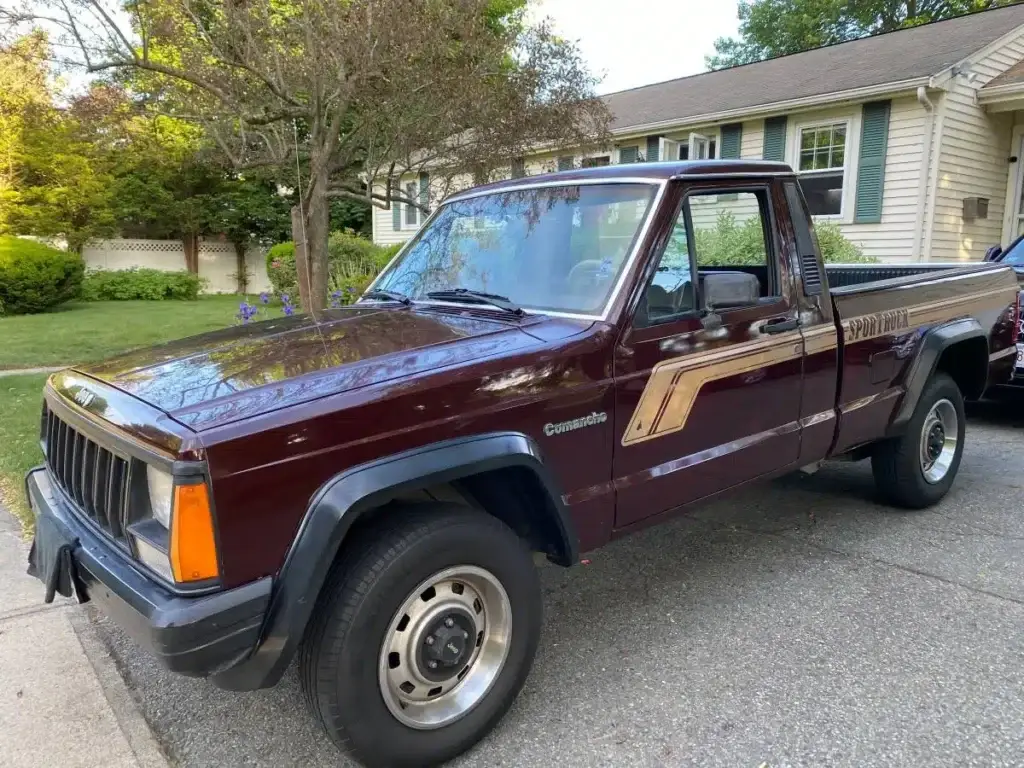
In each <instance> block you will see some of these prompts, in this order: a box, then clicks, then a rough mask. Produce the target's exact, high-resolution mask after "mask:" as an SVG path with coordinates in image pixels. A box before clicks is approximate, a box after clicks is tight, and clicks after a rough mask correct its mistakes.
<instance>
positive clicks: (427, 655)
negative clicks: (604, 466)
mask: <svg viewBox="0 0 1024 768" xmlns="http://www.w3.org/2000/svg"><path fill="white" fill-rule="evenodd" d="M388 516H389V517H390V518H391V519H390V520H388V521H387V522H385V523H384V524H382V525H381V526H379V527H377V528H375V529H373V530H370V531H366V532H364V535H363V538H362V541H361V542H360V543H359V544H358V545H357V547H356V548H355V549H351V548H350V549H348V550H346V552H345V553H343V555H342V558H341V560H340V561H339V564H338V567H337V568H336V569H335V571H334V572H333V573H332V576H331V578H330V579H329V580H328V583H327V584H326V585H325V587H324V592H323V594H322V596H321V598H320V602H319V603H318V607H317V614H316V616H315V619H314V623H313V625H312V626H311V627H310V630H309V633H308V635H307V637H306V639H305V641H304V645H303V651H302V654H301V657H300V664H301V672H302V674H301V677H302V681H303V688H304V690H305V692H306V697H307V701H308V702H309V704H310V707H311V709H312V710H313V713H314V715H315V716H316V717H317V718H318V719H319V720H320V722H321V724H322V725H323V726H324V729H325V730H326V732H327V734H328V736H330V737H331V739H332V740H333V741H334V742H335V743H336V744H337V745H338V746H339V747H341V748H342V749H344V750H346V751H348V752H349V753H350V754H351V755H352V756H353V757H355V758H356V759H357V760H359V761H360V762H361V763H363V764H364V765H368V766H427V765H437V764H439V763H442V762H444V761H446V760H449V759H451V758H453V757H455V756H456V755H458V754H460V753H461V752H463V751H465V750H466V749H468V748H469V747H471V746H472V745H473V744H475V743H476V742H477V741H479V740H480V739H481V738H483V736H485V735H486V734H487V733H488V732H489V731H490V730H491V728H493V727H494V725H495V724H496V723H497V722H498V720H499V719H500V718H501V717H502V715H504V713H505V712H506V710H507V709H508V708H509V706H510V705H511V704H512V701H513V700H514V699H515V697H516V695H517V694H518V692H519V690H520V689H521V688H522V686H523V683H524V682H525V680H526V676H527V674H528V673H529V670H530V666H531V664H532V662H533V656H534V653H535V651H536V648H537V641H538V638H539V636H540V617H541V599H540V587H539V582H538V578H537V574H536V570H535V568H534V565H533V560H532V556H531V554H530V552H529V550H528V548H527V547H526V546H525V545H524V544H523V542H522V541H521V540H520V539H519V538H518V537H517V536H516V535H515V534H514V533H513V532H512V531H511V530H510V529H509V528H508V527H507V526H505V525H504V524H503V523H501V522H500V521H498V520H496V519H494V518H492V517H490V516H488V515H486V514H483V513H480V512H475V511H473V510H468V509H465V508H461V507H457V506H448V505H424V506H423V507H407V508H401V509H396V510H394V511H393V512H390V511H389V514H388Z"/></svg>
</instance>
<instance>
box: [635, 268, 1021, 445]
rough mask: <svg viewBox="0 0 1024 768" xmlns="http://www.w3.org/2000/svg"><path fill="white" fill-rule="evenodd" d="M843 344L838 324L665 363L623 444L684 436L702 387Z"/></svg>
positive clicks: (962, 306)
mask: <svg viewBox="0 0 1024 768" xmlns="http://www.w3.org/2000/svg"><path fill="white" fill-rule="evenodd" d="M1016 295H1017V289H1016V288H998V289H995V290H989V291H984V292H980V293H972V294H968V295H966V296H960V297H957V298H953V299H944V300H941V301H932V302H926V303H922V304H914V305H911V306H909V307H903V308H899V309H897V310H887V311H884V312H876V313H874V314H869V315H859V316H857V317H851V318H847V319H844V320H843V321H842V325H843V335H844V337H845V338H846V339H847V340H848V343H856V342H861V341H867V340H869V339H874V338H878V337H880V336H886V335H889V334H892V333H894V332H898V331H901V330H907V329H909V328H916V327H920V326H922V325H926V324H929V323H935V322H941V321H943V320H951V319H953V318H955V317H958V316H961V315H965V314H970V313H971V311H972V310H976V309H988V308H991V306H992V302H991V299H992V298H994V297H997V296H1003V297H1005V298H1006V301H1007V304H1009V303H1011V302H1012V301H1013V300H1014V299H1015V298H1016ZM838 346H839V333H838V331H837V330H836V327H835V326H834V325H831V324H828V325H820V326H817V327H814V328H811V329H810V330H808V331H806V332H804V333H803V334H802V335H801V333H800V332H798V331H797V332H793V333H787V334H784V335H780V336H776V337H771V338H761V339H758V340H756V341H751V342H745V343H742V344H736V345H733V346H730V347H726V348H725V349H720V350H717V351H714V352H709V353H707V354H704V355H686V356H685V357H676V358H672V359H670V360H663V361H662V362H660V363H658V364H657V365H656V366H655V367H654V369H653V370H652V371H651V375H650V377H649V378H648V379H647V384H646V385H645V386H644V391H643V393H641V395H640V401H639V402H638V403H637V406H636V409H635V410H634V411H633V416H632V417H631V418H630V420H629V425H628V426H627V427H626V432H625V434H623V436H622V445H624V446H629V445H636V444H638V443H642V442H646V441H647V440H653V439H654V438H657V437H664V436H665V435H671V434H673V433H675V432H679V431H681V430H682V429H683V427H685V426H686V421H687V419H688V418H689V416H690V411H691V410H692V409H693V404H694V402H695V401H696V400H697V395H698V394H699V393H700V390H701V388H702V387H703V386H704V385H705V384H708V383H709V382H712V381H718V380H720V379H725V378H729V377H730V376H739V375H741V374H744V373H749V372H751V371H755V370H757V369H759V368H766V367H768V366H770V365H777V364H778V363H784V362H786V361H789V360H795V359H797V358H799V357H801V355H802V354H803V353H804V350H805V349H806V354H808V355H813V354H818V353H821V352H828V351H829V350H831V349H836V348H837V347H838Z"/></svg>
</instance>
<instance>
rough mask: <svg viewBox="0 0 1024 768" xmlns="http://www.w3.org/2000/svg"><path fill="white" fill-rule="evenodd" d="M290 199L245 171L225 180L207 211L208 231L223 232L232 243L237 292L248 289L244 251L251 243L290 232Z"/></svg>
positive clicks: (281, 237)
mask: <svg viewBox="0 0 1024 768" xmlns="http://www.w3.org/2000/svg"><path fill="white" fill-rule="evenodd" d="M290 207H291V200H290V198H285V197H283V196H281V195H279V194H278V192H277V188H276V187H275V185H274V184H273V183H272V182H270V181H269V180H267V179H266V178H264V177H261V176H260V175H256V174H247V175H245V176H241V177H234V178H228V179H225V181H224V182H223V183H222V184H221V188H220V190H219V194H218V195H217V197H216V198H215V199H214V206H213V208H212V209H211V210H210V211H209V212H208V225H209V228H210V231H211V232H217V233H220V234H223V235H225V236H226V237H227V238H228V240H230V241H231V243H232V244H233V245H234V246H235V260H236V265H237V272H236V275H237V280H238V290H239V293H246V292H247V290H248V282H249V276H248V271H247V268H246V265H245V252H246V251H247V250H248V249H249V248H250V247H252V246H254V245H272V244H273V243H276V242H280V241H282V240H286V239H287V238H288V237H289V235H290V232H291V215H290V214H289V209H290Z"/></svg>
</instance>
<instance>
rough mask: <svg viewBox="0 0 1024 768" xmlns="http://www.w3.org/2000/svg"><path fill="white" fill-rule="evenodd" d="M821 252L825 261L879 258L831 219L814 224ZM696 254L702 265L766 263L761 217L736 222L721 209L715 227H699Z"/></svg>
mask: <svg viewBox="0 0 1024 768" xmlns="http://www.w3.org/2000/svg"><path fill="white" fill-rule="evenodd" d="M814 229H815V232H817V235H818V244H819V246H820V247H821V255H822V258H823V259H824V260H825V262H826V263H832V264H835V263H840V264H849V263H874V262H877V261H878V259H874V258H871V257H870V256H865V255H864V253H863V252H862V251H861V249H860V248H859V247H858V246H857V245H856V244H854V243H852V242H850V241H849V240H847V239H846V238H845V237H844V236H843V233H842V230H840V229H839V227H838V226H837V225H836V224H833V223H832V222H830V221H827V222H822V223H821V224H815V226H814ZM695 235H696V239H697V254H698V256H699V258H700V263H701V265H702V266H709V267H718V266H740V265H757V264H763V263H764V235H763V232H762V229H761V219H760V217H759V216H752V217H750V218H748V219H747V220H746V221H744V222H743V223H742V224H737V223H736V217H735V215H734V214H733V213H732V212H730V211H721V212H720V213H719V214H718V220H717V221H716V222H715V227H714V228H713V229H710V228H705V229H698V230H697V231H696V233H695Z"/></svg>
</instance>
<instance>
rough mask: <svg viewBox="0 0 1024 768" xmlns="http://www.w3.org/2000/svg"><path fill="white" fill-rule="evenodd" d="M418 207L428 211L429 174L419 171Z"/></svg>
mask: <svg viewBox="0 0 1024 768" xmlns="http://www.w3.org/2000/svg"><path fill="white" fill-rule="evenodd" d="M420 205H422V206H423V209H424V211H429V210H430V174H429V173H427V172H426V171H420ZM423 215H424V216H426V215H427V214H426V213H424V214H423Z"/></svg>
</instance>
